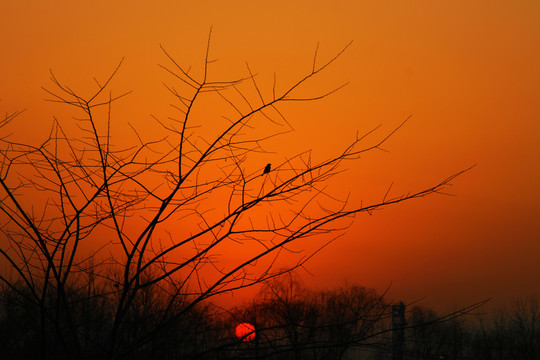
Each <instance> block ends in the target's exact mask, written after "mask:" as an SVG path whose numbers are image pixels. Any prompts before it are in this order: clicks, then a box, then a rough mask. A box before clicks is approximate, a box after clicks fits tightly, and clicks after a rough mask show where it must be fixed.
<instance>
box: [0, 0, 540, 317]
mask: <svg viewBox="0 0 540 360" xmlns="http://www.w3.org/2000/svg"><path fill="white" fill-rule="evenodd" d="M0 8H1V12H2V21H1V22H0V46H1V49H2V50H1V52H2V55H1V56H0V100H1V102H0V110H1V111H2V112H12V111H16V110H19V109H22V108H27V109H28V110H27V111H26V112H25V114H24V115H23V116H22V118H21V119H22V120H21V121H22V124H26V125H25V126H26V127H24V129H28V126H29V124H31V127H30V128H31V129H33V132H30V133H27V135H28V137H29V138H32V139H37V138H39V135H40V132H42V131H46V130H47V129H48V127H49V124H50V121H51V119H52V116H53V114H55V115H58V116H61V115H62V114H61V113H59V111H60V110H58V107H55V106H53V105H51V104H50V103H45V102H44V101H43V98H45V94H44V92H43V91H42V90H41V89H40V87H41V86H48V85H49V84H50V82H49V80H48V77H49V69H53V70H54V72H55V74H56V75H57V76H58V77H59V78H60V79H62V80H64V81H65V82H67V83H69V84H71V85H72V86H73V87H74V88H79V89H83V90H84V89H89V88H90V87H91V86H92V81H93V80H92V76H97V77H100V78H103V77H104V76H105V75H106V74H107V73H109V72H110V71H111V70H112V69H114V67H115V66H116V65H117V64H118V62H119V61H120V59H121V58H122V57H125V63H124V65H123V67H122V70H121V73H120V76H119V78H118V81H117V83H116V85H115V88H116V89H118V91H120V90H122V89H125V90H133V94H132V95H130V97H129V98H128V99H126V100H125V102H124V103H123V104H124V105H122V106H120V107H119V109H118V110H117V112H116V113H115V115H116V116H117V117H118V119H120V121H123V120H122V119H126V118H128V119H131V120H130V121H139V123H140V124H143V125H141V126H144V123H145V121H147V120H148V119H149V118H150V114H155V115H166V114H167V111H169V108H168V107H167V106H168V104H169V102H170V101H171V99H170V96H169V95H167V93H166V92H165V91H164V89H163V87H162V85H161V83H162V82H163V81H165V80H168V78H167V77H166V74H165V73H164V72H163V71H161V70H160V69H159V68H158V66H157V64H158V63H163V62H165V59H164V57H163V54H162V53H161V52H160V48H159V44H162V45H163V46H164V47H165V48H167V49H168V50H169V51H170V52H171V53H173V54H175V56H176V58H177V59H179V60H180V61H181V62H182V63H183V64H193V65H194V67H196V66H198V65H199V64H200V63H201V61H202V59H203V54H204V49H205V46H206V39H207V37H208V32H209V29H210V27H211V26H213V36H212V50H211V54H212V55H213V57H214V58H218V59H219V63H218V64H216V65H215V66H216V67H215V69H216V70H215V71H216V73H219V74H224V75H229V74H230V75H231V76H233V77H234V76H239V75H243V74H245V73H244V70H245V67H244V62H245V61H248V62H249V64H250V67H251V68H252V69H254V71H255V72H257V73H260V74H267V75H269V76H272V74H273V72H274V71H275V72H276V74H277V76H278V81H282V82H280V84H282V86H285V85H286V84H287V83H291V82H292V81H293V80H295V79H297V78H298V77H299V76H300V75H303V74H304V73H305V72H306V71H309V69H310V67H311V65H312V62H313V53H314V51H315V48H316V46H317V43H320V45H319V55H320V58H321V61H322V59H328V58H329V57H331V56H333V55H334V54H336V53H337V52H338V51H339V50H340V49H341V48H342V47H343V46H345V45H346V44H347V43H348V42H350V41H351V40H352V41H353V44H352V45H351V47H350V48H349V49H348V51H347V52H346V53H345V54H344V56H343V57H342V58H341V59H340V60H339V61H338V62H337V63H335V64H334V66H333V67H331V68H329V69H328V72H327V73H326V74H324V76H323V77H322V78H321V80H320V81H319V82H317V83H315V85H314V88H313V91H314V92H317V91H323V90H325V89H329V88H332V87H334V86H337V85H340V84H342V83H344V82H347V81H348V82H350V84H349V85H348V86H347V87H345V88H344V89H342V90H341V91H340V92H339V93H337V94H335V95H333V96H332V97H329V98H327V99H325V100H324V101H321V102H319V103H316V104H315V103H312V104H302V105H300V106H298V107H296V108H294V107H291V109H290V111H288V112H287V114H288V120H289V121H290V122H291V123H293V125H294V127H295V129H296V132H295V133H294V136H295V140H294V143H292V144H291V145H290V147H289V148H283V149H278V150H279V154H278V155H276V156H282V157H283V156H285V155H286V154H287V153H294V152H296V151H299V150H301V149H307V148H312V149H313V152H314V155H315V156H319V157H321V158H323V157H324V156H325V155H326V154H330V153H335V152H336V151H338V150H339V149H340V148H342V147H343V146H344V145H346V144H347V143H348V142H349V141H351V140H352V139H353V138H354V135H355V133H356V131H359V132H360V133H363V132H366V131H368V130H370V129H371V128H373V127H374V126H376V125H378V124H382V128H381V133H380V134H381V136H382V135H383V134H384V133H385V132H388V131H391V129H392V128H394V127H396V126H397V125H398V124H399V123H401V122H402V121H403V120H404V119H405V118H406V117H407V116H409V115H410V114H412V118H411V120H410V121H409V122H408V123H407V125H406V126H405V127H404V128H403V129H402V130H400V131H399V133H398V134H396V136H395V137H394V138H392V139H391V141H390V142H389V143H388V144H387V145H386V146H385V149H386V150H388V152H376V153H373V154H371V155H367V156H366V157H365V158H364V159H361V161H360V162H358V163H355V164H354V165H352V164H349V165H347V168H348V169H349V170H348V172H347V175H346V176H342V177H339V178H338V179H337V180H338V181H339V183H337V184H334V186H335V188H336V189H339V190H340V191H341V194H340V195H346V194H347V191H350V201H351V202H353V203H354V202H360V201H361V200H364V201H369V200H378V199H379V200H380V199H381V198H382V197H383V196H384V194H385V192H386V189H387V188H388V186H389V185H390V184H391V183H393V187H392V193H393V194H394V195H398V194H399V193H402V192H407V191H409V190H411V191H414V190H419V189H422V188H423V187H427V186H429V185H433V184H434V183H436V182H437V181H439V180H442V179H443V178H445V177H446V176H448V175H451V174H452V173H454V172H457V171H459V170H462V169H464V168H467V167H469V166H471V165H473V164H477V165H476V167H475V168H474V169H472V170H471V171H470V172H469V173H467V174H465V175H463V176H461V177H459V178H457V179H456V180H455V181H454V182H453V184H454V186H453V187H452V189H451V192H452V194H454V195H456V196H453V197H450V196H440V195H436V196H432V197H430V198H425V199H420V200H415V201H413V202H410V203H407V204H401V205H397V206H395V207H392V208H387V209H385V210H383V211H379V212H377V213H376V214H374V216H359V217H357V218H356V220H355V222H354V224H353V225H352V226H351V227H350V229H349V230H348V232H347V234H346V235H345V236H343V237H342V238H340V239H339V240H338V241H336V242H334V243H332V244H331V245H330V246H328V247H327V248H326V249H325V251H324V252H323V253H321V254H319V255H318V256H317V257H315V258H314V259H313V261H312V262H311V263H310V264H308V266H307V268H308V270H309V271H310V272H311V273H312V274H313V275H314V276H311V275H307V274H305V279H306V282H307V283H308V284H310V285H315V284H318V285H320V286H332V285H342V284H343V283H345V282H349V283H358V284H361V285H364V286H368V287H374V288H376V289H378V290H380V291H382V290H384V289H385V288H386V287H387V286H388V285H389V284H390V283H391V284H392V286H391V289H390V294H389V296H390V297H391V298H394V299H397V300H404V301H406V302H407V301H412V300H415V299H419V298H424V300H423V303H424V304H425V305H434V306H437V307H438V308H442V309H446V308H451V307H453V306H454V305H463V304H468V303H471V302H474V301H479V300H482V299H485V298H488V297H493V298H494V300H493V302H494V304H504V303H505V302H508V301H512V300H513V299H515V298H516V297H517V296H526V295H531V294H540V282H539V281H538V277H539V275H540V222H539V217H540V211H539V205H540V187H539V185H540V176H539V174H540V166H539V162H538V157H539V155H540V146H539V140H540V2H538V1H536V0H515V1H509V0H506V1H503V0H485V1H484V0H476V1H470V0H463V1H461V0H456V1H436V0H435V1H434V0H425V1H398V0H389V1H363V0H354V1H353V0H343V1H314V0H310V1H291V0H287V1H270V2H259V1H226V2H225V1H189V2H188V1H156V2H152V4H150V2H147V1H92V2H86V4H82V2H75V1H46V2H45V1H3V2H2V4H1V6H0ZM83 92H84V91H83ZM19 136H20V135H19Z"/></svg>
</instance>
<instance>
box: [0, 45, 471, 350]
mask: <svg viewBox="0 0 540 360" xmlns="http://www.w3.org/2000/svg"><path fill="white" fill-rule="evenodd" d="M348 46H349V45H347V46H346V47H345V48H343V50H341V51H340V52H339V53H338V54H336V55H335V56H334V57H332V58H331V59H329V60H327V61H325V62H322V63H321V62H320V60H319V58H318V56H317V52H315V56H314V58H313V65H312V66H311V68H310V69H309V70H308V71H307V72H306V73H305V75H304V76H301V77H300V78H299V80H297V81H296V82H294V83H293V84H292V85H291V86H289V87H287V88H285V89H284V90H280V89H279V86H278V82H277V80H276V78H275V76H274V82H273V85H272V86H271V88H269V89H267V91H264V90H265V89H263V88H262V87H261V86H260V85H259V83H258V80H257V79H258V78H257V75H256V74H254V73H253V72H252V71H251V69H250V67H249V66H247V72H246V76H245V77H244V78H239V79H233V80H222V79H218V78H216V77H215V76H214V74H213V73H212V71H211V70H212V63H213V60H211V58H210V40H209V41H208V46H207V48H206V53H205V56H204V60H203V62H202V69H201V70H200V72H199V74H197V75H196V74H194V73H193V72H192V71H190V69H189V68H186V67H185V66H183V65H181V64H180V62H178V61H177V60H176V59H175V57H174V56H173V55H172V54H170V53H169V52H168V51H166V50H165V49H164V48H162V50H163V53H164V54H165V57H166V59H167V61H168V65H160V66H161V68H163V69H164V70H165V72H166V74H168V75H169V76H170V77H171V78H172V80H173V81H174V82H175V83H174V84H173V85H166V87H167V89H168V90H169V91H170V93H171V94H172V95H173V97H174V99H175V102H174V103H173V107H174V109H175V111H176V112H177V115H178V116H176V117H170V118H169V119H166V120H163V119H159V118H157V117H155V118H154V120H155V124H156V127H159V128H161V131H162V135H161V136H158V137H156V138H151V137H150V135H149V134H146V133H141V132H140V131H137V130H136V127H135V126H133V125H131V124H129V125H130V126H131V129H132V134H133V136H132V137H131V138H132V139H134V141H133V142H132V143H130V144H127V145H122V144H123V142H122V141H124V140H122V141H119V140H115V139H113V137H112V133H111V127H112V124H113V121H115V120H114V119H113V116H112V113H111V108H112V106H113V104H114V103H116V102H117V101H120V100H121V99H122V98H123V97H125V96H126V95H128V94H129V93H128V92H127V93H119V94H117V95H114V94H113V92H112V90H111V86H112V85H111V83H112V82H113V80H114V78H115V76H116V74H117V73H118V71H119V69H120V67H121V64H122V62H120V64H119V65H118V66H117V67H116V69H115V70H114V71H113V72H112V73H111V74H110V75H109V76H108V77H107V78H106V79H105V80H103V81H99V80H97V79H94V80H95V84H96V88H95V91H94V92H93V93H92V94H91V95H89V96H82V95H81V92H79V91H76V90H73V89H72V88H71V87H70V86H69V85H67V84H65V83H64V82H62V81H60V80H59V79H58V78H57V77H56V76H55V75H54V74H53V73H52V72H51V80H52V87H51V88H46V89H45V91H46V92H47V94H48V96H49V98H48V100H49V101H51V102H56V103H59V104H62V105H65V106H69V107H71V108H72V109H73V110H74V111H75V112H76V113H77V115H76V116H75V117H74V119H72V120H67V121H62V120H60V119H55V120H54V121H53V124H52V127H51V130H50V132H49V134H48V136H46V138H45V139H44V140H43V141H42V142H41V143H39V144H30V143H27V142H25V141H24V140H16V135H12V136H8V135H3V136H0V141H1V150H0V164H1V165H0V213H1V218H0V231H1V234H2V235H1V236H2V238H1V239H0V254H1V256H2V257H3V259H4V260H3V261H4V263H5V264H7V265H8V267H9V270H8V271H3V272H2V273H1V274H0V280H2V282H3V283H4V285H5V287H6V288H7V289H9V290H10V291H11V292H12V293H13V294H17V295H18V296H20V298H21V299H24V301H25V304H27V305H25V306H27V307H29V308H31V309H32V311H34V312H35V314H36V316H37V319H38V320H36V321H37V324H39V329H40V330H39V331H38V333H39V334H40V343H41V347H40V349H41V350H40V353H41V356H42V357H43V358H47V357H48V356H49V355H50V354H52V353H54V354H61V355H62V356H63V357H65V358H78V359H81V358H84V357H85V356H99V357H104V358H117V357H122V356H126V355H128V354H139V353H140V354H143V352H144V349H147V348H148V347H149V346H150V345H149V344H150V343H151V342H152V339H155V338H156V336H158V334H159V333H160V331H162V330H163V329H166V328H167V327H168V326H173V325H174V324H175V323H177V322H178V321H180V319H182V318H183V317H186V316H188V314H190V313H191V312H193V311H195V310H196V309H197V307H198V306H199V305H200V304H201V303H202V302H203V301H204V300H207V299H209V298H211V297H213V296H216V295H218V294H221V293H224V292H229V291H235V290H237V289H240V288H245V287H248V286H252V285H255V284H258V283H261V282H262V281H264V280H267V279H270V278H272V277H275V276H277V275H279V274H282V273H284V272H288V271H290V270H291V269H293V268H297V267H299V266H301V265H302V264H303V263H304V262H305V261H306V260H307V259H309V257H310V255H311V254H309V253H305V254H301V255H299V256H297V257H296V260H295V262H294V263H292V264H291V265H290V266H289V267H288V268H286V269H283V268H281V267H276V266H275V264H276V263H277V262H278V261H279V259H280V257H281V256H282V254H284V253H287V252H288V251H289V250H288V249H289V248H288V246H289V245H290V244H291V243H293V242H297V241H299V240H301V239H305V238H308V237H313V236H319V235H322V234H332V233H333V232H336V231H339V230H343V229H345V228H346V225H343V223H342V222H340V220H341V219H350V218H351V217H353V216H354V215H356V214H358V213H362V212H370V211H372V210H375V209H377V208H380V207H383V206H386V205H391V204H396V203H399V202H402V201H405V200H409V199H414V198H419V197H423V196H426V195H429V194H433V193H439V192H442V191H443V189H444V188H445V187H446V186H447V185H449V183H450V181H451V180H453V179H454V178H455V177H456V176H457V175H459V174H460V173H461V172H460V173H457V174H454V175H452V176H450V177H447V178H445V179H444V180H442V181H441V182H439V183H437V184H435V185H434V186H428V187H426V188H424V189H422V190H420V191H417V192H411V193H407V194H404V195H400V196H397V197H392V198H390V197H389V196H388V193H387V194H382V195H384V196H382V198H381V200H380V201H379V202H375V203H372V204H363V203H361V204H349V203H348V202H347V201H346V200H340V199H336V198H335V197H334V196H333V195H332V194H331V193H328V192H327V191H326V190H325V185H326V184H327V182H328V180H329V179H331V178H332V177H333V176H334V175H336V174H337V173H339V172H340V171H341V170H340V166H341V165H342V163H343V162H346V161H354V160H357V159H358V158H359V157H360V155H363V154H364V153H366V152H369V151H373V150H377V149H380V148H381V146H382V145H383V144H384V143H385V142H386V141H387V140H388V139H389V137H390V136H391V135H392V134H394V132H395V131H396V130H397V129H395V130H394V131H392V132H391V133H389V134H385V135H382V136H380V137H379V138H378V139H377V140H375V141H372V142H371V143H370V142H369V141H370V140H369V139H370V138H368V135H372V133H373V132H374V131H375V130H376V129H374V130H373V131H369V132H367V133H366V134H365V135H363V136H358V135H357V136H356V137H355V138H353V139H351V143H350V144H349V145H348V146H346V147H345V148H344V149H343V151H342V152H340V153H338V154H335V155H333V156H329V157H328V158H327V159H326V160H323V161H319V162H316V161H314V160H312V158H311V153H310V151H305V152H302V153H299V154H295V155H293V156H288V157H286V158H285V160H284V161H282V162H281V163H279V164H272V165H271V167H270V166H265V165H266V163H267V161H260V160H258V159H261V158H264V154H265V153H266V152H267V150H266V149H265V144H266V143H268V141H270V140H272V139H274V138H276V137H277V136H279V135H281V134H283V133H286V132H290V131H291V130H292V127H291V125H290V123H289V122H288V121H287V120H286V118H285V117H284V115H283V112H282V110H280V107H281V106H282V105H283V104H285V103H295V102H305V101H313V100H319V99H323V98H325V97H327V96H329V95H330V94H333V93H334V92H336V91H337V90H339V89H340V88H341V87H342V86H343V85H342V86H337V87H336V88H334V89H331V90H329V91H326V92H322V93H319V94H317V95H314V96H305V95H301V93H302V92H303V91H305V89H306V87H308V86H309V83H310V81H311V80H312V79H313V78H315V77H316V76H317V75H318V74H319V73H321V72H322V71H325V70H327V68H328V67H329V66H330V65H331V64H332V63H334V62H335V61H337V59H338V58H339V57H340V56H341V55H342V53H343V52H344V51H345V50H346V49H347V47H348ZM208 104H221V105H225V106H227V107H228V110H227V114H224V116H223V117H222V118H218V117H216V118H213V119H211V121H212V126H211V127H210V130H208V131H207V130H201V128H200V127H199V126H200V121H199V119H197V111H198V110H199V109H200V108H201V107H204V106H207V105H208ZM17 115H18V113H13V114H11V115H6V116H5V118H4V119H3V120H2V121H1V122H0V126H1V127H2V129H3V130H5V131H6V133H7V132H8V128H9V126H10V125H9V124H10V122H11V121H12V120H13V119H14V118H15V117H16V116H17ZM220 121H221V122H220ZM398 128H399V127H398ZM272 129H274V130H272ZM261 154H262V156H263V157H261ZM261 174H263V175H264V176H261ZM173 229H178V230H176V231H173ZM234 248H242V252H236V255H238V256H239V257H238V258H237V260H235V262H233V263H232V262H231V261H226V262H225V261H221V258H220V254H221V253H222V252H224V251H227V250H228V249H234ZM240 256H243V257H240ZM156 294H158V295H159V296H158V295H156ZM89 299H92V300H95V301H97V302H89ZM98 303H99V304H101V305H100V308H101V309H103V314H102V315H100V316H97V317H96V319H93V320H92V322H94V323H100V325H99V331H97V330H95V329H93V330H90V329H88V327H85V324H86V323H88V322H89V321H91V319H86V320H85V319H81V312H83V311H89V307H90V308H92V306H93V305H92V304H98ZM84 304H86V305H85V306H86V307H85V306H83V305H84ZM85 309H86V310H85ZM150 309H151V311H154V312H155V313H152V314H146V315H148V316H147V318H148V319H151V320H148V321H146V322H142V320H141V319H142V318H144V316H143V310H144V311H150ZM146 315H145V316H146ZM150 315H151V316H150ZM135 322H138V324H137V327H135V326H133V324H134V323H135ZM89 339H90V340H89ZM89 347H92V348H93V349H96V350H95V351H97V353H95V352H91V351H89ZM88 354H91V355H88ZM147 355H148V354H147ZM141 356H142V355H141ZM145 356H146V355H145Z"/></svg>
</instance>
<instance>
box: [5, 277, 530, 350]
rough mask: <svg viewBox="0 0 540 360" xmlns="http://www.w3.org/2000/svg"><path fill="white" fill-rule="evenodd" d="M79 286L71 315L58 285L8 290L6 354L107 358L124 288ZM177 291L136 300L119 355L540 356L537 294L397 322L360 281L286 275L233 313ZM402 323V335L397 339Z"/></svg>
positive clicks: (412, 314)
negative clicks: (490, 308) (248, 328)
mask: <svg viewBox="0 0 540 360" xmlns="http://www.w3.org/2000/svg"><path fill="white" fill-rule="evenodd" d="M79 285H80V284H79ZM73 288H74V289H75V288H77V289H78V290H77V291H75V290H73V291H72V292H70V293H69V301H70V303H71V305H72V307H71V308H72V309H75V310H74V311H73V313H71V314H69V316H66V314H65V313H64V312H63V311H62V309H51V308H50V306H57V305H56V304H58V302H56V301H54V297H55V296H56V294H55V292H54V289H52V288H51V289H49V291H50V294H49V297H48V298H49V299H50V303H35V302H32V301H30V299H31V298H32V297H30V296H27V295H28V294H25V292H24V290H22V289H24V288H23V287H20V288H17V287H15V288H13V287H12V288H10V287H4V288H2V289H1V292H0V338H1V339H2V340H1V341H0V354H1V356H0V357H1V358H2V359H40V358H46V359H70V358H73V356H72V354H70V353H69V349H70V346H69V343H68V342H69V341H75V340H76V341H77V342H78V343H79V344H81V346H82V352H81V353H82V354H84V356H85V358H88V359H104V358H107V357H108V354H107V351H106V349H107V345H108V342H109V341H111V340H110V339H109V334H110V331H111V327H112V326H113V319H112V318H111V317H112V315H111V314H114V310H115V309H112V308H111V305H112V304H114V301H112V299H111V298H112V297H114V296H118V295H117V294H115V293H114V292H105V291H103V290H104V289H103V288H100V287H99V286H98V284H97V282H89V283H88V284H87V286H85V287H81V286H77V287H73ZM170 290H171V289H164V288H161V287H157V286H153V287H152V286H151V287H148V288H146V289H145V291H144V292H141V294H140V296H138V297H137V298H136V300H135V301H136V303H135V304H134V305H133V306H132V307H130V309H129V313H128V314H126V319H128V320H127V321H126V322H125V324H124V326H123V327H122V329H121V331H119V332H118V334H119V335H118V336H119V338H118V339H115V341H116V342H117V344H118V347H117V349H118V351H117V352H116V353H115V358H126V359H160V360H167V359H314V360H315V359H321V360H322V359H324V360H332V359H336V360H337V359H343V360H349V359H351V360H352V359H366V360H368V359H372V360H385V359H398V358H401V359H426V360H427V359H455V360H457V359H478V360H482V359H486V360H488V359H527V360H528V359H531V360H532V359H540V304H539V302H538V300H537V299H536V298H529V299H527V300H520V301H518V302H516V303H515V305H514V306H513V307H511V308H509V309H506V310H501V311H498V312H496V313H489V314H488V313H484V314H478V312H477V311H476V310H478V307H476V306H472V307H470V308H467V309H463V310H462V311H457V312H455V313H452V314H437V313H436V312H435V311H433V310H431V309H429V308H424V307H419V306H414V307H413V306H411V307H407V309H406V312H405V321H406V325H405V326H404V327H402V329H397V328H396V322H395V321H393V320H395V319H393V318H392V317H393V316H395V314H394V315H393V313H392V306H391V305H392V304H391V303H389V302H387V301H386V300H385V298H384V296H382V295H381V294H377V293H376V292H375V291H374V290H369V289H366V288H363V287H359V286H346V287H341V288H337V289H333V290H320V291H319V290H317V291H315V290H309V289H307V288H305V287H304V286H302V285H301V284H300V283H299V282H297V281H295V280H294V279H293V278H292V277H291V276H290V275H288V276H287V277H285V278H283V277H282V278H281V279H280V280H275V279H274V281H271V282H268V283H266V284H265V286H264V287H263V289H262V290H261V291H260V293H259V294H258V296H256V297H255V298H254V299H253V300H252V301H251V302H250V303H249V304H247V305H245V306H243V307H241V308H237V309H233V310H224V309H222V308H219V307H217V306H214V305H212V304H209V303H199V304H197V306H192V302H190V301H189V296H188V295H186V296H185V297H177V298H178V301H177V302H176V303H175V304H174V305H171V304H169V303H167V302H163V301H162V299H163V298H166V297H167V296H170V294H169V293H168V292H170ZM45 308H47V309H46V310H47V311H43V310H44V309H45ZM66 322H70V324H66ZM243 322H249V323H251V324H253V325H254V326H255V328H256V336H255V339H254V340H251V341H242V340H241V339H240V340H239V339H237V337H236V336H235V333H234V329H235V327H236V326H237V325H238V324H240V323H243ZM400 326H403V325H400ZM63 329H76V331H75V332H70V333H65V332H63ZM399 330H402V331H403V334H404V336H403V339H402V340H396V339H398V338H396V336H395V334H396V331H399ZM398 341H399V342H400V343H396V342H398ZM396 349H400V351H398V352H396Z"/></svg>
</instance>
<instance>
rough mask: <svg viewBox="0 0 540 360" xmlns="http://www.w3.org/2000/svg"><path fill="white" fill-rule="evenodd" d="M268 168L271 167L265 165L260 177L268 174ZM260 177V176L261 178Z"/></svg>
mask: <svg viewBox="0 0 540 360" xmlns="http://www.w3.org/2000/svg"><path fill="white" fill-rule="evenodd" d="M270 168H271V165H270V164H266V166H265V167H264V171H263V173H262V175H264V174H268V173H269V172H270ZM262 175H261V176H262Z"/></svg>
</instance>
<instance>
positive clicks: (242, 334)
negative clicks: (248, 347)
mask: <svg viewBox="0 0 540 360" xmlns="http://www.w3.org/2000/svg"><path fill="white" fill-rule="evenodd" d="M235 334H236V338H237V339H238V340H240V341H253V340H255V326H253V325H251V324H250V323H241V324H239V325H238V326H237V327H236V330H235Z"/></svg>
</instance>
